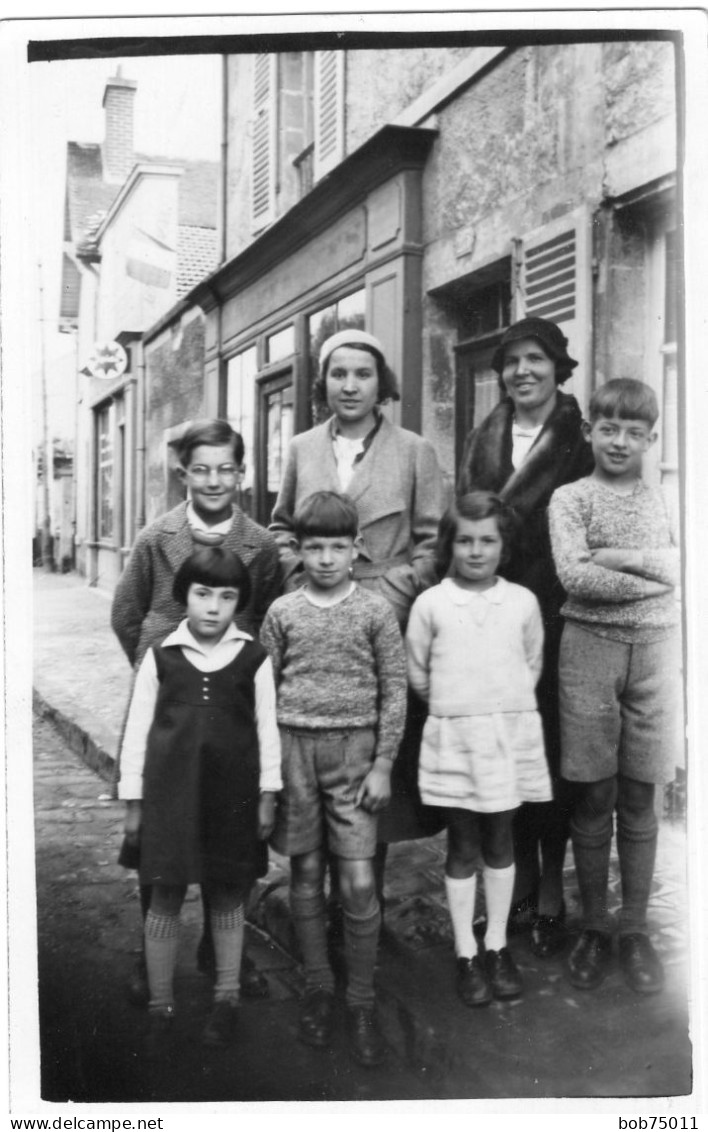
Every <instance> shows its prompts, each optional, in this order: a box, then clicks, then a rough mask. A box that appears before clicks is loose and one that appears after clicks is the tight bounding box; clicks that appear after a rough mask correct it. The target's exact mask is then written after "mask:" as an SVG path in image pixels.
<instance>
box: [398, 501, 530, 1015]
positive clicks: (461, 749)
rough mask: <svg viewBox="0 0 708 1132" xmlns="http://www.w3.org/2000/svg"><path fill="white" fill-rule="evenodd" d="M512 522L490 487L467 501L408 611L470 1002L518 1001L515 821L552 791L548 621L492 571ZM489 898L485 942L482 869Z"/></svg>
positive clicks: (423, 786)
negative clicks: (544, 707) (509, 929)
mask: <svg viewBox="0 0 708 1132" xmlns="http://www.w3.org/2000/svg"><path fill="white" fill-rule="evenodd" d="M511 522H512V520H511V517H510V515H509V514H508V512H507V511H506V510H505V507H504V504H503V503H502V501H501V500H500V499H499V498H498V497H497V496H496V495H493V494H492V493H491V492H487V491H477V492H472V493H471V494H469V495H464V496H462V498H461V499H458V500H457V502H456V504H454V505H453V506H451V507H450V508H449V509H448V511H447V512H446V513H445V515H444V516H443V518H442V520H441V522H440V528H439V532H438V545H437V568H438V576H439V577H441V578H443V580H442V582H441V583H440V584H439V585H437V586H433V587H432V589H429V590H426V591H425V593H423V594H421V596H420V597H419V598H418V599H417V601H416V602H415V604H414V606H413V609H412V611H411V615H410V621H409V624H408V631H407V634H406V646H407V654H408V678H409V681H410V683H411V686H412V688H413V689H414V691H416V692H417V693H418V695H419V696H421V698H422V699H424V700H425V701H426V702H427V704H428V711H429V715H428V719H427V722H426V724H425V730H424V733H423V744H422V747H421V753H420V769H419V785H420V793H421V797H422V800H423V801H424V802H425V803H427V804H428V805H433V806H442V807H446V808H447V827H448V854H447V862H446V866H445V888H446V893H447V898H448V904H449V908H450V916H451V919H452V930H453V936H454V940H455V951H456V955H457V987H458V993H459V995H460V997H461V998H462V1001H463V1002H464V1003H465V1004H466V1005H467V1006H486V1005H487V1004H488V1003H489V1002H491V1000H492V998H498V999H505V998H517V997H518V996H519V995H520V994H521V993H522V989H523V986H522V981H521V977H520V974H519V971H518V970H517V967H516V964H515V963H514V960H513V958H512V956H511V953H510V952H509V950H508V948H507V939H506V924H507V918H508V915H509V910H510V907H511V898H512V892H513V888H514V852H513V840H512V819H513V817H514V811H515V810H516V808H517V807H518V806H519V805H520V804H521V802H543V801H548V800H549V799H550V798H551V783H550V778H549V775H548V769H547V765H546V758H545V754H544V747H543V732H542V726H541V717H540V715H539V714H538V710H537V704H536V683H537V681H538V678H539V675H540V672H541V664H542V651H543V624H542V621H541V613H540V609H539V606H538V602H537V601H536V598H535V597H534V595H533V594H532V593H531V591H530V590H527V589H526V588H525V587H523V586H518V585H516V584H514V583H512V582H508V581H506V580H505V579H504V578H500V577H498V576H497V574H496V570H497V567H498V566H499V563H500V562H501V561H502V560H503V556H504V553H505V545H506V544H508V540H509V536H510V534H511ZM480 857H481V860H482V862H483V868H482V876H483V880H484V891H485V897H486V905H487V930H486V936H485V943H484V947H483V948H481V949H480V951H479V953H478V946H477V942H476V940H475V936H474V932H473V930H472V918H473V914H474V903H475V894H476V884H477V871H476V870H477V866H478V863H479V860H480Z"/></svg>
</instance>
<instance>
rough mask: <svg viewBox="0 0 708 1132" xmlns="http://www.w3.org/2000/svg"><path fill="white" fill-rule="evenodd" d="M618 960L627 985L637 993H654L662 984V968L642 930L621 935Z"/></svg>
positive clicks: (647, 937)
mask: <svg viewBox="0 0 708 1132" xmlns="http://www.w3.org/2000/svg"><path fill="white" fill-rule="evenodd" d="M619 961H620V967H621V969H622V974H623V975H624V978H625V982H626V983H627V986H629V987H631V989H632V990H633V991H637V993H638V994H656V992H657V991H660V990H661V989H662V987H663V985H664V968H663V967H662V965H661V960H660V959H659V956H658V955H657V954H656V952H655V950H654V948H653V947H652V945H651V941H650V940H649V936H646V935H644V934H643V932H634V933H632V934H631V935H621V936H620V940H619Z"/></svg>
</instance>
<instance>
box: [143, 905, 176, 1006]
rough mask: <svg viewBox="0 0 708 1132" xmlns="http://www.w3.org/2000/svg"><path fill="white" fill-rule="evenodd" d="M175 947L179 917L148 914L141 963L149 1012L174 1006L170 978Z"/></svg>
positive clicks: (172, 972) (173, 967)
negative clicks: (145, 982) (143, 963)
mask: <svg viewBox="0 0 708 1132" xmlns="http://www.w3.org/2000/svg"><path fill="white" fill-rule="evenodd" d="M178 946H179V916H164V915H161V914H158V913H156V912H151V911H149V912H148V913H147V915H146V917H145V964H146V966H147V977H148V987H149V989H150V1009H151V1010H153V1009H157V1008H160V1007H164V1006H174V1001H175V999H174V975H175V967H176V966H177V948H178Z"/></svg>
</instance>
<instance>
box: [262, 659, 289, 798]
mask: <svg viewBox="0 0 708 1132" xmlns="http://www.w3.org/2000/svg"><path fill="white" fill-rule="evenodd" d="M255 689H256V730H257V732H258V745H259V748H260V756H261V779H260V788H261V793H266V792H268V793H277V791H278V790H282V788H283V780H282V778H281V777H280V732H279V731H278V718H277V715H276V711H275V680H274V679H273V665H272V662H271V659H270V657H266V659H265V660H264V661H263V663H262V665H261V666H260V668H259V669H258V671H257V672H256V679H255Z"/></svg>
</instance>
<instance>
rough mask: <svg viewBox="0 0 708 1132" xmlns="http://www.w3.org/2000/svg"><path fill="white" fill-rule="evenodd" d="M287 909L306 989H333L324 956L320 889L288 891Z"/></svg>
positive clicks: (294, 889) (326, 956)
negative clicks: (288, 908)
mask: <svg viewBox="0 0 708 1132" xmlns="http://www.w3.org/2000/svg"><path fill="white" fill-rule="evenodd" d="M290 909H291V911H292V916H293V924H294V927H295V934H296V936H297V941H298V944H299V945H300V953H301V955H302V961H303V964H304V967H305V986H306V988H307V990H308V991H311V990H328V991H333V990H334V973H333V971H332V968H331V967H330V963H329V956H328V954H327V926H326V919H325V901H324V892H323V891H322V889H317V890H313V889H311V888H307V887H305V888H291V890H290Z"/></svg>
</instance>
